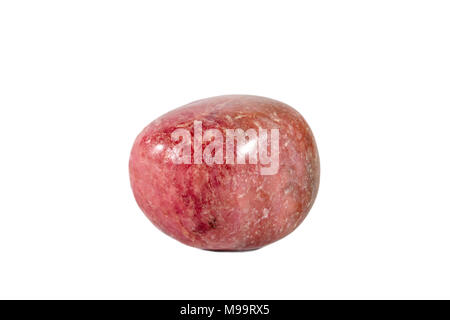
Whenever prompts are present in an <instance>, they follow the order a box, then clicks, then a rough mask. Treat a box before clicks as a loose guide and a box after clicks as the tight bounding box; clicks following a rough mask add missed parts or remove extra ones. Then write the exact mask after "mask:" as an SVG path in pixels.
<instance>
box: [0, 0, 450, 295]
mask: <svg viewBox="0 0 450 320" xmlns="http://www.w3.org/2000/svg"><path fill="white" fill-rule="evenodd" d="M232 93H242V94H255V95H262V96H267V97H271V98H274V99H278V100H281V101H283V102H285V103H288V104H290V105H292V106H293V107H295V108H296V109H297V110H298V111H300V112H301V113H302V114H303V116H304V117H305V118H306V120H307V121H308V122H309V124H310V126H311V127H312V129H313V132H314V134H315V136H316V140H317V143H318V147H319V152H320V156H321V165H322V178H321V186H320V190H319V195H318V198H317V201H316V203H315V205H314V207H313V209H312V210H311V212H310V215H309V216H308V218H307V219H306V220H305V222H304V223H303V224H302V225H301V226H300V227H299V228H298V229H297V230H296V231H295V232H294V233H292V234H291V235H290V236H288V237H287V238H285V239H283V240H281V241H279V242H277V243H275V244H272V245H270V246H267V247H265V248H263V249H260V250H257V251H253V252H246V253H217V252H208V251H202V250H198V249H194V248H190V247H187V246H185V245H182V244H180V243H178V242H177V241H175V240H173V239H171V238H169V237H167V236H165V235H164V234H162V233H161V232H160V231H158V230H157V229H156V228H155V227H154V226H153V225H152V224H151V223H150V222H149V221H148V220H147V218H146V217H145V216H144V214H143V213H142V212H141V211H140V209H139V208H138V206H137V205H136V203H135V200H134V198H133V195H132V192H131V189H130V187H129V179H128V156H129V152H130V149H131V146H132V143H133V141H134V138H135V136H136V135H137V134H138V133H139V132H140V130H141V129H142V128H143V127H144V126H145V125H147V124H148V123H149V122H150V121H152V120H153V119H155V118H156V117H158V116H159V115H161V114H163V113H165V112H167V111H169V110H171V109H173V108H175V107H178V106H180V105H183V104H186V103H189V102H191V101H193V100H196V99H201V98H206V97H210V96H215V95H221V94H232ZM449 117H450V3H449V2H448V1H410V0H409V1H392V0H389V1H380V0H378V1H360V0H358V1H279V0H277V1H262V0H255V1H250V0H246V1H242V0H240V1H235V0H228V1H213V0H205V1H197V0H189V1H169V0H165V1H111V0H108V1H92V0H89V1H80V0H79V1H2V2H1V3H0V147H1V149H0V164H1V165H0V298H44V299H46V298H62V299H65V298H87V299H90V298H137V299H141V298H145V299H146V298H154V299H155V298H159V299H171V298H184V299H196V298H209V299H215V298H224V299H226V298H235V299H238V298H249V299H251V298H253V299H259V298H265V299H282V298H287V299H291V298H292V299H302V298H308V299H314V298H343V299H347V298H362V299H365V298H388V299H390V298H450V272H449V270H450V256H449V251H450V250H449V246H450V230H449V229H450V205H449V196H450V195H449V188H450V185H449V181H450V180H449V179H450V170H449V164H450V151H449V138H450V128H449V119H450V118H449ZM161 192H164V186H161Z"/></svg>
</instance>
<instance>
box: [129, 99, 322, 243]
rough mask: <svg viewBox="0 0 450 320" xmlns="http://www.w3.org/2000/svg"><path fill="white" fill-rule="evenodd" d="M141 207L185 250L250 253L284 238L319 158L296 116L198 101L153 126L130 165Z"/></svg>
mask: <svg viewBox="0 0 450 320" xmlns="http://www.w3.org/2000/svg"><path fill="white" fill-rule="evenodd" d="M129 171H130V179H131V186H132V189H133V193H134V196H135V198H136V201H137V203H138V205H139V207H140V208H141V209H142V211H143V212H144V213H145V215H146V216H147V217H148V218H149V219H150V220H151V221H152V222H153V224H154V225H155V226H156V227H158V228H159V229H160V230H162V231H163V232H164V233H166V234H168V235H169V236H171V237H173V238H175V239H177V240H179V241H181V242H182V243H185V244H187V245H190V246H194V247H198V248H202V249H209V250H236V251H237V250H251V249H257V248H260V247H262V246H264V245H267V244H270V243H272V242H274V241H277V240H279V239H281V238H283V237H284V236H286V235H288V234H289V233H291V232H292V231H293V230H294V229H295V228H297V227H298V225H299V224H300V223H301V222H302V221H303V219H304V218H305V217H306V215H307V214H308V212H309V210H310V209H311V206H312V205H313V202H314V199H315V197H316V195H317V190H318V187H319V171H320V170H319V156H318V153H317V147H316V144H315V141H314V137H313V134H312V132H311V130H310V128H309V126H308V124H307V123H306V122H305V120H304V119H303V117H302V116H301V115H300V114H299V113H298V112H297V111H296V110H294V109H293V108H291V107H289V106H288V105H286V104H284V103H281V102H279V101H275V100H272V99H268V98H263V97H256V96H244V95H230V96H220V97H213V98H208V99H204V100H199V101H195V102H192V103H190V104H187V105H185V106H183V107H180V108H178V109H175V110H173V111H170V112H168V113H166V114H165V115H163V116H161V117H160V118H158V119H156V120H154V121H153V122H152V123H150V124H149V125H148V126H147V127H146V128H145V129H144V130H143V131H142V132H141V133H140V134H139V135H138V137H137V138H136V141H135V143H134V145H133V149H132V151H131V157H130V162H129Z"/></svg>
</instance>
